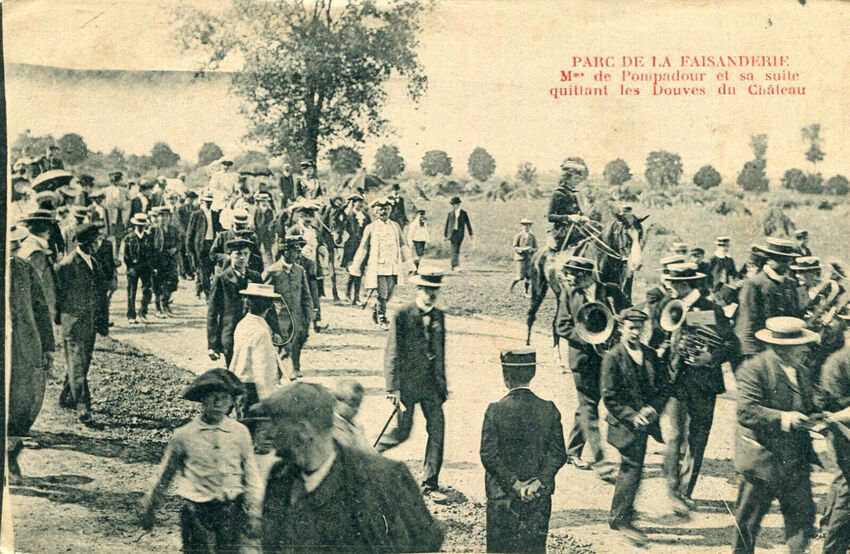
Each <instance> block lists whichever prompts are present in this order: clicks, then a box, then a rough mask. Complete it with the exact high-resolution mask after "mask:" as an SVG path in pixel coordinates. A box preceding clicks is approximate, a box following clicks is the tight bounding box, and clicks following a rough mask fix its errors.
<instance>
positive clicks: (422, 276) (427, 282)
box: [408, 266, 443, 289]
mask: <svg viewBox="0 0 850 554" xmlns="http://www.w3.org/2000/svg"><path fill="white" fill-rule="evenodd" d="M408 282H409V283H410V284H411V285H413V286H414V287H429V288H434V289H437V288H440V287H442V286H443V272H442V271H440V270H439V269H424V268H422V267H421V266H420V268H419V271H418V272H417V274H416V275H414V276H413V277H411V278H410V280H409V281H408Z"/></svg>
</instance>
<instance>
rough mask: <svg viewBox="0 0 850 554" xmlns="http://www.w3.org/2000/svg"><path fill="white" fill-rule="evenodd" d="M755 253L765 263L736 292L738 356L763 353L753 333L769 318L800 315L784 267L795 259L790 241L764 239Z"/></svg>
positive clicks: (795, 253) (796, 300)
mask: <svg viewBox="0 0 850 554" xmlns="http://www.w3.org/2000/svg"><path fill="white" fill-rule="evenodd" d="M758 250H759V251H760V252H762V253H763V254H764V255H765V256H766V257H767V263H765V264H764V266H763V267H762V268H761V270H760V271H759V272H758V273H757V274H756V275H755V276H754V277H752V278H751V279H747V280H746V281H744V284H743V285H742V286H741V290H740V292H739V293H738V310H737V315H736V320H735V334H736V335H737V336H738V341H739V342H740V346H741V356H742V357H743V358H744V359H747V358H751V357H753V356H754V355H756V354H757V353H758V352H760V351H762V350H764V346H763V345H762V344H761V343H760V342H759V341H757V340H756V339H755V333H756V332H757V331H758V330H760V329H763V328H764V323H765V321H767V320H768V319H770V318H771V317H778V316H792V317H798V316H799V315H800V306H799V302H798V298H797V284H796V282H793V281H792V279H790V278H789V276H788V268H789V266H790V265H791V263H792V262H793V261H794V258H796V257H797V256H799V255H800V254H799V252H798V250H797V244H796V243H795V242H794V241H792V240H787V239H779V238H774V237H767V238H766V239H765V245H764V246H759V248H758Z"/></svg>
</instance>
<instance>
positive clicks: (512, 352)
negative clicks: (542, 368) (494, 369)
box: [499, 346, 537, 367]
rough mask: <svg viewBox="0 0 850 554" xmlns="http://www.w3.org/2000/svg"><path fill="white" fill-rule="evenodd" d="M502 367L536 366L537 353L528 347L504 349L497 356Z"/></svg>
mask: <svg viewBox="0 0 850 554" xmlns="http://www.w3.org/2000/svg"><path fill="white" fill-rule="evenodd" d="M499 359H500V361H501V362H502V367H529V366H530V367H534V366H536V365H537V351H536V350H535V349H534V348H531V347H530V346H522V347H519V348H506V349H505V350H502V352H501V353H500V354H499Z"/></svg>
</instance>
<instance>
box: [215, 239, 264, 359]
mask: <svg viewBox="0 0 850 554" xmlns="http://www.w3.org/2000/svg"><path fill="white" fill-rule="evenodd" d="M251 245H252V243H251V241H249V240H245V239H240V238H235V239H232V240H231V241H230V242H228V243H227V250H228V252H229V253H230V265H229V266H228V267H227V268H226V269H224V270H223V271H222V272H221V273H217V274H216V276H215V277H214V278H213V282H212V286H211V289H210V296H209V302H208V303H207V354H208V355H209V357H210V359H212V360H217V359H218V357H219V355H222V354H223V355H224V359H225V361H226V362H227V367H230V359H231V358H232V357H233V331H235V330H236V325H237V324H238V323H239V322H240V321H242V318H243V317H245V304H244V302H243V300H244V298H245V297H244V296H242V295H241V294H239V291H241V290H244V289H245V288H246V287H247V286H248V283H262V282H263V279H262V277H261V275H260V274H259V273H257V272H256V271H253V270H251V269H249V268H248V258H249V257H250V256H251ZM266 321H267V322H268V324H269V327H271V329H272V333H274V334H275V335H278V338H279V337H280V323H279V322H278V320H277V312H276V311H275V310H274V309H271V310H269V311H268V313H267V314H266ZM278 342H279V341H278Z"/></svg>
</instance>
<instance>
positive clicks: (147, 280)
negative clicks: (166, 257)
mask: <svg viewBox="0 0 850 554" xmlns="http://www.w3.org/2000/svg"><path fill="white" fill-rule="evenodd" d="M148 224H149V220H148V216H147V214H144V213H137V214H136V215H134V216H133V218H132V219H130V225H132V226H133V229H132V230H131V231H130V232H129V233H127V236H126V237H124V267H126V268H127V319H128V320H129V323H130V324H131V325H134V324H136V323H138V320H137V319H136V315H137V313H136V292H137V291H138V287H139V283H140V282H141V284H142V304H141V306H140V307H139V311H138V316H139V319H140V320H141V321H142V322H143V323H147V320H148V306H149V305H150V303H151V297H152V296H153V262H154V251H153V240H152V238H151V235H150V233H149V232H148Z"/></svg>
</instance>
